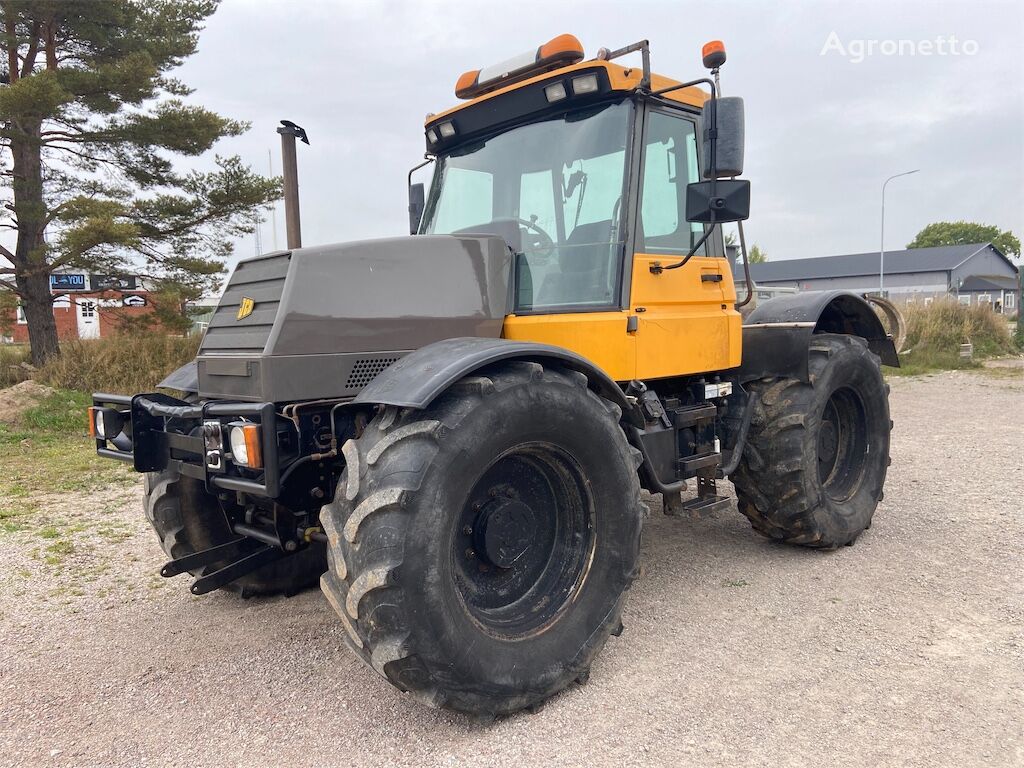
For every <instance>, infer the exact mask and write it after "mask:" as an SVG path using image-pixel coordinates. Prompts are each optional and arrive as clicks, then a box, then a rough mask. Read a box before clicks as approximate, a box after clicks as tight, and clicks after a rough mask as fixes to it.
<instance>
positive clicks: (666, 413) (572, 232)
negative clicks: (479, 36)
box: [89, 35, 898, 719]
mask: <svg viewBox="0 0 1024 768" xmlns="http://www.w3.org/2000/svg"><path fill="white" fill-rule="evenodd" d="M627 54H639V56H638V57H636V58H639V59H640V63H639V65H626V64H622V63H619V62H618V61H617V60H618V59H620V58H622V57H624V56H626V55H627ZM724 61H725V49H724V47H723V46H722V44H721V43H720V42H718V41H714V42H712V43H709V44H708V45H707V46H705V47H704V51H703V63H704V65H705V67H706V68H707V69H709V70H710V72H708V73H707V75H706V76H703V77H700V78H697V79H695V80H693V81H690V82H680V81H676V80H672V79H669V78H667V77H664V76H661V75H658V74H654V73H652V72H651V69H650V52H649V46H648V44H647V43H646V41H644V42H640V43H637V44H634V45H630V46H626V47H624V48H621V49H619V50H615V51H610V50H608V49H601V50H600V51H599V52H598V53H597V55H596V56H595V57H593V58H589V59H588V58H586V56H585V54H584V49H583V46H582V45H581V44H580V42H579V40H578V39H577V38H575V37H573V36H571V35H561V36H559V37H556V38H554V39H553V40H550V41H549V42H547V43H545V44H543V45H541V46H539V47H537V48H535V49H532V50H530V51H529V52H527V53H526V54H524V55H522V56H519V57H516V58H513V59H510V60H507V61H504V62H502V63H500V64H497V65H494V66H490V67H484V68H481V69H476V70H472V71H470V72H467V73H465V74H463V75H462V76H461V77H460V78H458V82H457V85H456V89H455V93H456V96H457V97H458V98H459V99H461V103H459V104H458V105H457V106H455V107H453V108H451V109H449V110H447V111H444V112H440V113H437V114H431V115H428V116H427V119H426V123H425V125H424V140H425V148H426V161H427V162H428V163H432V164H433V174H432V177H431V181H430V183H429V187H425V186H424V185H423V184H413V183H412V181H411V180H412V178H413V175H412V173H411V172H410V184H409V215H410V234H409V235H405V236H401V237H394V238H388V239H378V240H367V241H357V242H346V243H340V244H334V245H320V246H312V247H299V248H290V249H289V250H286V251H278V252H274V253H269V254H266V255H264V256H259V257H256V258H251V259H247V260H244V261H241V262H240V263H239V264H238V266H237V267H236V269H235V270H234V272H233V274H232V276H231V278H230V279H229V281H228V283H227V286H226V289H225V292H224V294H223V297H222V298H221V300H220V303H219V306H218V307H217V309H216V311H215V313H214V315H213V317H212V319H211V321H210V323H209V327H208V329H207V330H206V333H205V336H204V338H203V340H202V344H201V347H200V350H199V353H198V355H197V358H196V360H195V361H194V362H193V363H190V364H189V365H187V366H185V367H183V368H181V369H179V370H178V371H176V372H175V373H173V374H171V375H170V376H169V377H168V378H167V379H165V380H164V381H163V382H162V383H161V384H160V385H159V386H160V388H162V389H164V390H167V389H169V390H173V391H175V392H177V393H178V396H171V395H169V394H166V393H165V392H150V393H143V394H136V395H134V396H123V395H114V394H104V393H97V394H95V395H93V406H92V407H91V409H90V412H89V426H90V432H91V434H92V436H93V437H94V438H95V441H96V448H97V452H98V453H99V454H100V455H101V456H104V457H108V458H111V459H117V460H121V461H125V462H129V463H131V464H132V466H134V468H135V470H137V471H138V472H141V473H144V475H145V514H146V516H147V517H148V519H149V521H150V523H151V524H152V526H153V528H154V529H155V531H156V533H157V536H158V537H159V539H160V543H161V545H162V547H163V550H164V552H165V553H166V555H167V557H169V558H170V560H169V561H168V562H167V563H166V564H165V565H164V566H163V568H162V571H161V573H162V575H163V576H167V577H171V576H175V575H178V574H184V573H188V574H191V576H192V577H194V580H193V581H192V583H191V591H192V592H193V593H195V594H204V593H208V592H210V591H212V590H216V589H228V590H234V591H236V592H238V593H240V594H242V595H257V594H273V593H278V594H280V593H284V594H293V593H296V592H298V591H300V590H302V589H304V588H306V587H309V586H312V585H315V584H317V583H318V582H319V585H320V587H321V588H322V590H323V593H324V595H325V596H326V597H327V600H328V602H329V603H330V604H331V606H333V608H334V610H335V611H336V612H337V615H338V619H339V621H340V626H341V630H340V635H341V636H342V637H343V638H344V640H345V642H346V643H347V644H348V646H350V647H351V650H352V651H353V652H354V653H355V654H356V656H358V657H359V658H360V659H362V660H363V661H364V662H365V663H366V664H367V665H369V666H370V667H371V668H372V669H373V670H375V671H376V672H377V673H379V674H380V675H381V676H383V677H384V678H385V679H386V680H388V681H389V682H391V683H392V684H393V685H394V686H396V687H397V688H399V689H400V690H401V691H404V692H407V693H409V694H412V695H413V696H414V697H416V698H418V699H419V700H422V701H424V702H426V703H429V704H431V705H433V706H437V707H445V708H449V709H453V710H457V711H461V712H466V713H470V714H471V715H473V716H476V717H478V718H484V719H486V718H492V717H494V716H497V715H504V714H508V713H511V712H515V711H518V710H521V709H533V708H536V707H537V706H539V705H540V704H541V703H543V702H544V701H545V700H546V699H547V698H549V697H550V696H552V695H553V694H555V693H557V692H558V691H560V690H562V689H564V688H565V687H567V686H568V685H570V684H571V683H573V682H574V681H576V682H581V683H582V682H584V681H586V679H587V677H588V676H589V673H590V669H591V665H592V664H593V663H594V661H595V658H596V657H597V655H598V654H599V653H600V651H601V649H602V647H603V646H604V645H605V644H606V642H607V640H608V638H609V637H610V636H612V635H618V634H619V633H620V632H621V631H622V612H623V605H624V603H625V600H626V596H627V593H628V590H629V588H630V585H631V584H632V583H633V581H634V580H635V579H636V578H637V575H638V573H639V571H640V536H641V530H642V526H643V520H644V518H645V514H646V513H647V512H646V510H647V505H646V503H645V501H644V500H643V498H642V493H643V492H644V491H647V492H649V493H650V494H656V495H660V496H661V498H662V504H663V508H664V511H665V512H666V513H667V514H670V515H690V516H695V517H699V516H704V515H708V514H712V513H715V512H716V511H718V510H723V509H727V508H731V505H732V501H731V500H730V499H729V498H728V497H726V496H724V495H722V493H720V491H721V490H722V489H721V487H720V486H719V485H718V483H719V482H721V481H722V480H724V479H726V478H728V479H729V480H730V481H731V482H732V484H733V485H734V486H735V491H736V496H737V499H738V507H739V511H740V512H741V513H742V514H743V515H745V516H746V518H747V519H749V521H750V523H751V525H752V527H753V529H754V530H755V531H757V532H758V533H760V534H762V535H764V536H766V537H769V538H771V539H773V540H776V541H778V542H784V543H788V544H795V545H801V546H805V547H813V548H818V549H822V550H830V549H836V548H839V547H843V546H849V545H852V544H853V543H854V541H855V540H856V539H857V537H858V536H860V535H861V534H862V533H863V532H864V531H865V529H867V528H868V527H869V526H870V525H871V520H872V515H873V514H874V512H875V509H876V506H877V505H878V502H879V501H880V500H881V498H882V490H883V484H884V481H885V476H886V470H887V466H888V464H889V437H890V429H891V422H890V419H889V407H888V395H887V392H888V389H887V387H886V384H885V382H884V380H883V377H882V373H881V368H880V366H881V365H882V364H885V365H890V366H897V365H898V359H897V356H896V350H895V347H894V344H893V341H892V338H891V336H890V335H889V334H888V333H887V332H886V330H885V328H884V326H883V325H882V323H881V322H880V321H879V319H878V316H877V315H876V314H875V312H874V311H873V310H872V308H871V307H870V305H869V303H868V302H867V301H866V300H865V298H864V297H861V296H858V295H855V294H853V293H849V292H842V291H831V292H824V293H796V294H791V295H786V296H782V297H779V298H776V299H772V300H770V301H767V302H764V303H761V304H760V305H758V306H756V308H753V309H752V311H751V306H750V305H749V304H748V303H749V301H750V295H751V292H752V288H753V284H752V282H751V281H750V279H749V274H748V275H747V279H746V290H745V294H746V295H745V296H744V297H743V298H742V299H741V298H740V297H739V296H738V295H737V294H738V291H737V288H736V283H734V278H733V266H732V264H730V261H729V260H728V259H727V258H726V249H725V243H724V238H723V232H722V226H721V225H722V224H723V223H737V224H738V226H740V227H742V222H743V220H745V219H747V217H748V215H749V205H750V184H749V182H748V181H746V180H743V179H740V178H737V177H738V176H740V175H741V174H742V170H743V103H742V100H741V99H739V98H736V97H725V96H723V95H722V93H721V86H720V82H721V80H720V73H719V69H720V67H721V66H722V64H723V63H724ZM414 170H416V169H414ZM740 234H741V245H743V241H744V238H743V235H742V229H740ZM742 258H743V265H744V266H745V265H746V258H747V257H746V249H745V245H744V247H743V248H742ZM745 305H747V306H745ZM691 480H693V483H692V484H691V483H690V481H691Z"/></svg>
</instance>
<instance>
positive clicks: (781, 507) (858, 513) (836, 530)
mask: <svg viewBox="0 0 1024 768" xmlns="http://www.w3.org/2000/svg"><path fill="white" fill-rule="evenodd" d="M808 367H809V373H810V376H809V378H810V382H809V383H804V382H801V381H798V380H796V379H762V380H760V381H756V382H752V383H751V384H749V385H747V388H748V390H749V392H750V396H751V397H752V398H754V413H753V418H752V420H751V425H750V432H749V435H748V437H747V444H746V447H745V448H744V451H743V456H742V459H741V461H740V465H739V467H738V468H737V471H736V472H735V473H734V474H733V476H732V477H731V480H732V482H733V484H734V485H735V486H736V496H737V498H738V500H739V509H740V512H742V513H743V514H744V515H746V517H747V518H748V519H749V520H750V522H751V524H752V525H753V527H754V529H755V530H756V531H758V532H760V533H762V534H764V535H765V536H769V537H771V538H773V539H777V540H780V541H784V542H786V543H789V544H800V545H803V546H807V547H816V548H820V549H834V548H836V547H840V546H843V545H850V544H853V542H854V541H855V540H856V539H857V537H858V536H859V535H860V534H861V533H862V532H863V531H864V530H865V529H866V528H868V527H870V525H871V518H872V516H873V515H874V512H875V508H876V507H877V506H878V502H879V501H880V500H881V498H882V487H883V485H884V484H885V475H886V470H887V468H888V466H889V433H890V430H891V426H892V422H891V421H890V420H889V399H888V391H889V388H888V385H886V383H885V381H884V379H883V378H882V371H881V368H880V365H879V359H878V357H877V356H876V355H874V354H872V353H871V352H870V351H869V350H868V347H867V342H865V341H864V339H862V338H860V337H858V336H844V335H835V334H821V335H817V336H814V337H813V339H812V342H811V348H810V350H809V363H808Z"/></svg>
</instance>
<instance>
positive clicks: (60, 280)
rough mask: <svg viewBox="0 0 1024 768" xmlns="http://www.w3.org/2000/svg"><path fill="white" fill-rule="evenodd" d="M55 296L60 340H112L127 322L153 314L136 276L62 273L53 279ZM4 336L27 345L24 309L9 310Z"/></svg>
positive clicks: (149, 295)
mask: <svg viewBox="0 0 1024 768" xmlns="http://www.w3.org/2000/svg"><path fill="white" fill-rule="evenodd" d="M50 292H51V293H52V294H53V295H54V301H53V317H54V320H55V321H56V322H57V336H58V337H59V338H60V339H61V340H65V339H97V338H101V337H106V336H111V335H113V334H115V333H117V332H118V331H119V330H121V328H122V327H123V326H124V324H125V321H126V320H129V319H131V318H134V317H139V316H140V315H146V314H148V313H150V312H152V311H153V304H152V300H151V294H150V292H149V291H148V290H146V288H145V286H144V284H143V283H142V281H141V280H140V279H139V278H137V277H134V276H124V277H122V276H118V277H113V276H109V275H92V274H86V273H82V272H60V273H55V274H52V275H50ZM8 312H10V313H11V316H10V317H8V318H5V320H6V321H7V322H5V323H3V325H4V326H7V327H9V329H10V330H9V331H5V332H3V334H5V335H6V337H7V338H8V339H10V340H11V341H14V342H15V343H26V342H28V325H27V324H26V322H25V314H24V312H22V310H21V308H20V307H18V308H17V309H16V310H8Z"/></svg>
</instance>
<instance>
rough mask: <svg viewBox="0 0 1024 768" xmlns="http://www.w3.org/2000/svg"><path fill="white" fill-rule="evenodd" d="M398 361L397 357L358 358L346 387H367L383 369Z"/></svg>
mask: <svg viewBox="0 0 1024 768" xmlns="http://www.w3.org/2000/svg"><path fill="white" fill-rule="evenodd" d="M397 361H398V358H397V357H376V358H371V357H364V358H362V359H361V360H356V364H355V365H353V366H352V372H351V373H349V375H348V381H347V382H346V383H345V388H346V389H361V388H363V387H365V386H366V385H367V384H369V383H370V382H371V381H373V380H374V379H375V378H377V375H378V374H379V373H381V371H383V370H384V369H385V368H387V367H388V366H389V365H391V364H392V363H395V362H397Z"/></svg>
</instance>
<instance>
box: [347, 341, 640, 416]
mask: <svg viewBox="0 0 1024 768" xmlns="http://www.w3.org/2000/svg"><path fill="white" fill-rule="evenodd" d="M504 360H532V361H534V362H538V363H557V364H558V365H561V366H563V367H565V368H569V369H571V370H574V371H580V372H581V373H584V374H586V376H587V378H588V380H589V382H590V384H589V385H590V388H591V389H593V390H594V391H595V392H597V393H598V394H599V395H601V396H602V397H604V398H606V399H608V400H610V401H611V402H613V403H615V404H616V405H618V406H619V407H620V408H621V409H622V413H623V416H624V417H625V418H627V419H629V418H632V408H631V406H630V404H629V402H628V401H627V400H626V396H625V394H624V393H623V391H622V390H621V389H620V388H619V386H618V384H616V383H615V382H614V381H613V380H612V379H611V378H610V377H609V376H608V374H606V373H605V372H604V371H602V370H601V369H600V368H598V367H597V366H595V365H594V364H593V363H591V362H590V361H589V360H587V359H586V358H584V357H580V356H579V355H577V354H576V353H575V352H570V351H569V350H567V349H562V348H561V347H555V346H551V345H549V344H537V343H534V342H528V341H509V340H507V339H481V338H472V337H467V338H457V339H445V340H444V341H437V342H434V343H433V344H428V345H427V346H425V347H420V348H419V349H417V350H416V351H415V352H411V353H409V354H408V355H406V356H405V357H403V358H402V359H401V360H399V361H398V362H397V363H394V364H393V365H391V366H390V367H389V368H387V369H386V370H384V371H383V372H381V373H380V374H379V375H378V376H377V378H375V379H374V380H373V381H372V382H370V383H369V384H368V385H367V386H366V387H365V388H364V389H363V390H362V391H361V392H360V393H359V394H358V395H356V398H355V400H354V401H353V402H354V403H363V404H375V403H380V404H384V405H396V406H401V407H405V408H426V407H427V406H428V405H430V403H431V402H432V401H433V400H434V398H436V397H437V396H438V395H440V394H441V393H442V392H444V391H445V390H446V389H447V388H448V387H450V386H451V385H452V384H454V383H455V382H457V381H458V380H459V379H461V378H464V377H465V376H468V375H470V374H472V373H473V372H475V371H478V370H480V369H481V368H483V367H485V366H488V365H492V364H493V363H498V362H502V361H504ZM638 426H639V425H638Z"/></svg>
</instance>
